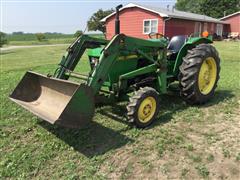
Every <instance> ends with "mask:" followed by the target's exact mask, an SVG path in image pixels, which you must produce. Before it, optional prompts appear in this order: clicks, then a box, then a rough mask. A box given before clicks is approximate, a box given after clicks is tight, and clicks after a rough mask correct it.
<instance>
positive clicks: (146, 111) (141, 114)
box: [138, 97, 157, 123]
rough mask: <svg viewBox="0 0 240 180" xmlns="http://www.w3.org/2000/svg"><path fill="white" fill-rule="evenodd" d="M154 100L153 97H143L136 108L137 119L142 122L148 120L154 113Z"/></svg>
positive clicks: (155, 104)
mask: <svg viewBox="0 0 240 180" xmlns="http://www.w3.org/2000/svg"><path fill="white" fill-rule="evenodd" d="M156 106H157V103H156V100H155V99H154V98H153V97H147V98H145V99H144V100H143V101H142V102H141V104H140V106H139V109H138V119H139V121H140V122H142V123H147V122H149V121H150V120H151V119H152V117H153V116H154V114H155V111H156Z"/></svg>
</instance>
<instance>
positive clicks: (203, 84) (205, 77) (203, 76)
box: [198, 57, 217, 95]
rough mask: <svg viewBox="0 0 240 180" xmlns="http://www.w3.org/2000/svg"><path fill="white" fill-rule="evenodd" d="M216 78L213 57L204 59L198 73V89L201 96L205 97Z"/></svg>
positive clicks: (215, 66)
mask: <svg viewBox="0 0 240 180" xmlns="http://www.w3.org/2000/svg"><path fill="white" fill-rule="evenodd" d="M216 78H217V65H216V61H215V59H214V58H213V57H208V58H206V59H205V60H204V61H203V63H202V66H201V68H200V71H199V75H198V87H199V90H200V92H201V93H202V94H204V95H207V94H208V93H210V92H211V90H212V89H213V87H214V84H215V82H216Z"/></svg>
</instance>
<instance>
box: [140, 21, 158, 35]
mask: <svg viewBox="0 0 240 180" xmlns="http://www.w3.org/2000/svg"><path fill="white" fill-rule="evenodd" d="M146 21H149V32H145V31H144V30H145V22H146ZM152 21H156V22H157V24H156V28H157V32H156V33H158V19H144V20H143V34H150V33H151V29H152ZM154 33H155V32H154Z"/></svg>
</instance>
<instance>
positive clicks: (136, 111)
mask: <svg viewBox="0 0 240 180" xmlns="http://www.w3.org/2000/svg"><path fill="white" fill-rule="evenodd" d="M127 110H128V113H127V115H128V119H129V121H130V122H133V123H134V124H135V125H136V127H138V128H145V127H147V126H149V125H150V124H151V123H152V122H153V121H154V119H156V116H157V114H158V112H159V94H158V93H157V91H156V90H155V89H153V88H151V87H144V88H141V89H139V90H138V91H136V92H135V94H134V95H133V96H132V97H130V98H129V104H128V105H127Z"/></svg>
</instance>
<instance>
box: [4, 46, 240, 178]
mask: <svg viewBox="0 0 240 180" xmlns="http://www.w3.org/2000/svg"><path fill="white" fill-rule="evenodd" d="M215 46H216V47H217V49H218V51H219V53H220V56H221V79H220V81H219V85H218V88H217V91H216V94H215V97H214V98H213V99H212V100H211V101H210V102H209V103H207V104H206V105H203V106H194V107H191V106H189V105H186V104H185V103H184V102H183V101H182V100H181V98H179V97H178V95H177V94H173V95H166V96H163V97H161V110H160V113H159V116H158V120H156V122H155V123H153V125H152V126H150V127H149V128H148V129H145V130H140V129H136V128H133V127H131V126H130V125H129V124H128V123H126V121H125V116H124V113H125V103H120V104H116V105H113V106H104V107H101V108H97V109H96V114H95V117H94V121H93V122H92V123H91V124H90V125H89V126H88V127H85V128H84V129H80V130H71V129H64V128H61V127H57V126H52V125H50V124H48V123H46V122H44V121H42V120H40V119H38V118H37V117H36V116H34V115H32V114H31V113H29V112H27V111H25V110H23V109H22V108H21V107H19V106H17V105H16V104H14V103H13V102H11V101H10V100H9V99H8V95H9V94H10V93H11V92H12V90H13V89H14V88H15V86H16V84H17V83H18V82H19V80H20V79H21V78H22V76H23V75H24V73H25V72H26V71H27V70H29V69H31V70H34V71H37V72H40V73H43V74H47V73H52V72H53V71H54V69H55V68H56V67H57V63H58V62H59V60H60V59H61V57H62V55H63V54H64V51H65V49H66V47H67V46H66V47H65V46H57V47H39V48H29V49H16V50H11V51H7V52H5V53H3V54H1V55H0V57H1V81H0V87H1V89H0V91H1V108H0V112H1V119H0V179H6V178H11V179H17V178H19V179H32V178H37V179H49V177H51V178H53V179H59V178H61V179H83V178H85V179H106V178H112V179H114V178H115V179H116V178H118V179H120V178H122V179H127V178H128V179H139V177H142V178H149V179H151V178H154V177H155V178H156V177H163V178H169V179H179V178H181V177H184V178H187V179H200V178H212V179H217V178H219V177H220V175H221V176H223V177H225V176H226V177H228V178H230V179H237V177H238V175H239V171H237V169H238V167H239V142H240V140H239V134H238V133H239V130H240V127H239V125H238V121H239V114H238V113H239V101H240V84H239V78H240V74H239V72H240V57H239V46H240V44H239V43H236V42H216V43H215ZM81 63H82V66H81V68H79V69H78V70H79V71H87V70H88V68H87V64H88V62H87V57H86V56H84V58H83V60H82V62H81ZM213 155H214V156H213ZM230 155H231V156H230ZM225 161H226V162H227V163H226V165H225V169H224V171H221V170H219V171H218V168H221V167H220V165H219V162H225ZM229 164H231V167H232V168H234V167H235V169H236V171H234V173H231V171H230V170H228V166H229ZM221 166H223V168H224V164H221ZM219 173H227V175H226V174H219ZM139 175H141V176H139ZM218 175H219V176H218Z"/></svg>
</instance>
